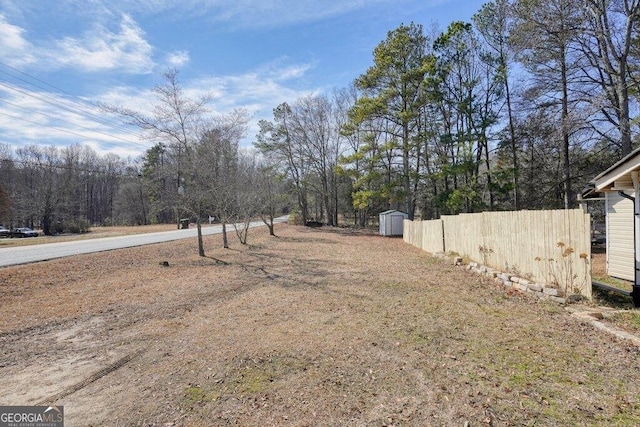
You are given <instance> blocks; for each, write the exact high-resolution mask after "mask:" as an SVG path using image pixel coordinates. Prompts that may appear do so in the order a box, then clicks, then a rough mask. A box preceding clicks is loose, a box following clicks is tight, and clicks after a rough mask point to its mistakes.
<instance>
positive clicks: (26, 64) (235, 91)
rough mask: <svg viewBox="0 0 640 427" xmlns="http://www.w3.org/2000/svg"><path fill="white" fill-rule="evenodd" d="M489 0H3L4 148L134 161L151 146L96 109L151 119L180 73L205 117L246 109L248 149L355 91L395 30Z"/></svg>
mask: <svg viewBox="0 0 640 427" xmlns="http://www.w3.org/2000/svg"><path fill="white" fill-rule="evenodd" d="M486 1H487V0H233V1H229V0H180V1H170V0H29V1H25V0H0V144H8V145H9V146H10V147H11V148H12V149H17V148H20V147H22V146H25V145H29V144H36V145H41V146H57V147H63V146H68V145H72V144H80V145H88V146H89V147H91V148H92V149H93V150H94V151H96V152H97V153H98V154H100V155H105V154H107V153H114V154H117V155H119V156H121V157H124V158H131V159H134V158H136V157H138V156H140V155H141V154H143V153H144V152H145V151H146V150H147V149H148V148H150V147H151V146H152V145H153V142H152V141H150V140H148V139H146V138H145V135H143V134H142V133H141V132H140V131H139V130H138V129H137V128H133V127H129V126H125V125H123V124H122V121H121V120H120V119H119V118H117V117H113V116H110V115H108V114H106V113H105V112H103V111H101V110H100V109H99V108H97V107H96V106H97V105H98V104H100V103H103V104H108V105H113V106H121V107H125V108H129V109H133V110H135V111H138V112H141V113H144V114H151V111H152V109H153V105H154V104H157V100H156V98H155V96H154V94H153V88H154V86H156V85H159V84H162V82H163V80H162V75H163V73H164V72H166V71H167V70H169V69H176V70H178V72H179V74H178V78H179V81H180V85H181V86H182V88H183V90H184V93H185V95H186V96H188V97H190V98H193V99H197V98H199V97H200V96H203V95H205V94H211V95H213V98H212V101H211V103H210V104H209V105H208V109H209V111H210V113H209V114H211V115H216V114H224V113H227V112H230V111H232V110H233V109H235V108H243V109H245V110H246V111H247V112H248V114H249V116H250V122H249V126H248V131H247V135H246V137H245V139H244V140H243V142H242V144H243V145H246V146H248V145H251V143H252V142H253V141H255V135H256V133H257V130H258V126H257V122H258V121H259V120H260V119H267V120H269V119H271V118H272V111H273V108H275V107H276V106H277V105H279V104H281V103H283V102H289V103H291V102H294V101H295V100H296V99H298V98H301V97H304V96H308V95H322V94H330V93H331V92H332V91H333V90H334V89H340V88H345V87H348V86H349V85H350V84H351V83H352V82H353V80H354V79H356V78H357V77H358V76H359V75H361V74H363V73H364V72H366V70H367V68H369V67H370V66H371V65H372V64H373V50H374V48H375V47H376V45H378V44H379V43H380V42H382V41H383V40H384V39H385V38H386V36H387V33H388V32H389V31H392V30H394V29H395V28H397V27H398V26H400V25H401V24H409V23H411V22H414V23H416V24H422V25H423V26H424V28H425V29H426V30H428V31H430V29H431V28H433V27H436V28H438V29H439V30H444V29H446V27H447V26H448V25H449V24H450V23H451V22H453V21H470V19H471V17H472V16H473V14H474V13H475V12H477V11H478V10H479V9H480V8H481V6H482V5H483V4H484V3H485V2H486ZM428 31H427V32H428Z"/></svg>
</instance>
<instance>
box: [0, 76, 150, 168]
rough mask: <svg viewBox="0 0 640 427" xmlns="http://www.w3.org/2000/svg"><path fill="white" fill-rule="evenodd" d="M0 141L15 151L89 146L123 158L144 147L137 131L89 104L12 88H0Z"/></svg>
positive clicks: (8, 86) (56, 95)
mask: <svg viewBox="0 0 640 427" xmlns="http://www.w3.org/2000/svg"><path fill="white" fill-rule="evenodd" d="M15 89H17V90H15ZM0 139H2V140H3V141H5V142H8V143H10V144H16V147H19V146H22V145H26V144H35V145H43V146H49V145H55V146H60V147H61V146H68V145H72V144H82V145H89V146H91V147H92V148H94V149H95V151H97V152H99V153H101V154H103V153H106V152H115V153H117V154H119V155H121V156H123V157H125V156H129V155H132V153H133V154H135V155H137V154H140V153H141V152H142V151H144V150H145V148H146V146H147V144H145V143H144V142H142V141H141V140H140V133H139V132H138V130H137V129H134V128H128V127H126V126H123V125H122V123H121V122H120V121H119V119H117V118H112V117H109V116H107V115H105V114H104V113H103V112H101V111H99V110H98V109H97V108H95V107H93V106H92V105H91V104H89V103H83V102H80V101H79V100H76V99H69V98H68V97H63V96H60V95H58V94H55V93H51V92H46V93H41V92H28V91H25V90H24V89H23V88H14V87H13V86H11V85H6V86H0Z"/></svg>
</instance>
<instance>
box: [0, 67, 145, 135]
mask: <svg viewBox="0 0 640 427" xmlns="http://www.w3.org/2000/svg"><path fill="white" fill-rule="evenodd" d="M0 65H3V66H5V67H7V68H9V69H11V70H14V71H15V72H17V73H20V74H22V75H24V76H27V77H29V78H31V79H33V80H36V81H38V82H41V83H42V84H44V85H47V86H49V87H51V88H54V89H56V90H59V91H60V92H63V93H65V94H67V95H69V96H71V97H73V98H76V99H80V98H78V97H77V96H75V95H73V94H70V93H69V92H67V91H64V90H63V89H60V88H57V87H56V86H53V85H51V84H49V83H47V82H44V81H43V80H40V79H38V78H37V77H34V76H31V75H29V74H27V73H24V72H22V71H20V70H17V69H15V68H13V67H11V66H9V65H7V64H5V63H3V62H0ZM0 73H4V74H6V75H8V76H10V77H12V78H14V79H17V80H19V81H22V82H24V83H26V84H29V85H32V86H35V87H37V88H38V89H42V90H46V89H44V88H43V87H42V86H39V85H37V84H35V83H33V82H30V81H28V80H26V79H23V78H21V77H19V76H16V75H13V74H11V73H8V72H6V71H4V70H2V69H0ZM4 81H5V82H6V83H2V82H0V86H2V87H5V88H7V89H8V90H10V91H14V92H17V93H20V94H22V95H25V96H28V97H31V98H34V99H37V100H39V101H41V102H45V103H47V104H50V105H52V106H54V107H56V108H61V109H64V110H66V111H68V112H71V113H73V114H76V115H78V116H81V117H84V118H87V119H89V120H91V121H95V122H99V123H101V124H103V125H105V126H108V127H112V128H114V129H119V130H120V131H122V132H123V133H127V134H130V135H132V136H136V137H140V134H139V133H136V132H134V131H133V130H131V129H130V128H127V127H124V126H122V125H121V124H119V125H115V124H114V123H113V122H111V121H108V120H105V116H104V115H99V114H96V113H95V112H93V111H91V109H90V108H96V106H95V105H91V106H88V105H87V104H86V103H85V101H83V100H81V102H77V101H71V100H68V99H65V98H63V97H53V96H49V95H48V94H47V93H46V92H45V93H42V92H39V93H34V92H30V91H27V90H25V89H24V88H23V87H21V86H16V85H15V84H13V83H10V82H8V81H7V80H4ZM4 102H5V103H8V104H11V103H9V102H8V101H4ZM11 105H13V106H16V107H19V108H23V109H25V110H27V111H30V112H33V113H35V114H41V115H43V116H47V117H50V118H52V116H50V115H48V114H46V113H43V112H39V111H37V110H34V109H30V108H28V107H22V106H19V105H16V104H11ZM3 114H4V113H3ZM4 115H5V116H8V117H13V118H16V119H18V120H22V121H26V122H29V123H34V124H39V123H35V122H33V121H30V120H27V119H21V118H19V117H15V116H11V115H8V114H4ZM55 119H56V120H59V121H63V122H66V121H65V120H62V119H58V118H55ZM67 123H70V122H67ZM70 124H72V125H74V126H77V127H83V126H79V125H75V124H73V123H70ZM40 125H41V124H40ZM41 126H46V127H51V128H54V129H57V130H60V131H63V132H66V133H69V134H72V135H78V134H77V133H74V132H73V131H68V130H65V129H61V128H57V127H53V126H47V125H41ZM83 128H85V129H88V128H86V127H83ZM92 131H93V130H92ZM93 132H97V133H100V134H103V135H106V136H108V137H111V138H114V139H119V140H122V141H124V142H127V143H130V144H136V145H142V146H145V147H146V145H145V144H143V143H141V142H134V141H131V140H128V139H125V138H122V137H119V136H115V135H112V134H108V133H105V132H100V131H93ZM83 137H86V136H83ZM111 145H112V146H113V145H114V144H111Z"/></svg>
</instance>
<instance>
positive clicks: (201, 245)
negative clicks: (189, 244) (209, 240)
mask: <svg viewBox="0 0 640 427" xmlns="http://www.w3.org/2000/svg"><path fill="white" fill-rule="evenodd" d="M196 227H197V228H198V255H200V256H204V243H203V241H202V224H201V222H200V217H199V216H198V219H197V220H196Z"/></svg>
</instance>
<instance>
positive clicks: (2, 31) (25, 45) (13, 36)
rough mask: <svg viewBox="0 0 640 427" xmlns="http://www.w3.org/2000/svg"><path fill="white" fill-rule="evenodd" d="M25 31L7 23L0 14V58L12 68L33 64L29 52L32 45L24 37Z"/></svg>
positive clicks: (32, 58) (33, 60)
mask: <svg viewBox="0 0 640 427" xmlns="http://www.w3.org/2000/svg"><path fill="white" fill-rule="evenodd" d="M24 32H25V30H24V29H23V28H21V27H19V26H17V25H12V24H10V23H9V22H7V20H6V18H5V17H4V15H2V14H0V58H2V59H3V61H5V62H7V63H9V65H12V66H21V65H24V64H29V63H33V62H35V58H34V57H33V55H32V54H30V53H29V52H31V51H32V50H33V45H32V44H31V43H29V42H28V41H27V40H26V39H25V38H24V37H23V33H24Z"/></svg>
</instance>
